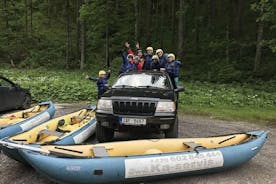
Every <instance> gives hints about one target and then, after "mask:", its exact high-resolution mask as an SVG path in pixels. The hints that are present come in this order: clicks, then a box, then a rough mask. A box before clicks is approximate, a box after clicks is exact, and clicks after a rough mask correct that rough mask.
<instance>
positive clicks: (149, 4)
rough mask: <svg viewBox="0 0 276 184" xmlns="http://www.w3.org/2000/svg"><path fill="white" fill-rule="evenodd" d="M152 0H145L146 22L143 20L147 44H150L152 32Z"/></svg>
mask: <svg viewBox="0 0 276 184" xmlns="http://www.w3.org/2000/svg"><path fill="white" fill-rule="evenodd" d="M151 10H152V0H147V1H146V20H145V21H146V22H145V27H146V29H147V30H146V33H145V34H146V45H147V46H149V45H150V44H152V43H151V42H152V34H151V30H152V26H151V24H152V22H151V19H152V11H151Z"/></svg>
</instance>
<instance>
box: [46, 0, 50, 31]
mask: <svg viewBox="0 0 276 184" xmlns="http://www.w3.org/2000/svg"><path fill="white" fill-rule="evenodd" d="M50 2H51V0H47V14H48V26H49V27H51V3H50Z"/></svg>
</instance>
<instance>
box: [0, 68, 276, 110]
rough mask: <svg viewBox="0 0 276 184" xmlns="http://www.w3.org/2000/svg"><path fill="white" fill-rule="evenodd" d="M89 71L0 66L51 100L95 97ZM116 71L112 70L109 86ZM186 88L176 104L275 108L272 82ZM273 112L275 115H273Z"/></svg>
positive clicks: (36, 96)
mask: <svg viewBox="0 0 276 184" xmlns="http://www.w3.org/2000/svg"><path fill="white" fill-rule="evenodd" d="M87 74H89V75H92V76H97V72H96V71H93V72H92V73H90V72H87V71H86V72H85V71H83V72H79V71H63V70H50V71H49V70H44V69H41V70H40V69H37V70H14V69H8V68H5V69H4V68H2V69H0V75H3V76H6V77H8V78H10V79H11V80H13V81H15V82H17V83H18V84H20V85H21V86H22V87H25V88H29V89H30V90H31V93H32V96H33V100H34V101H42V100H46V99H50V100H53V101H54V102H68V103H72V102H80V101H90V102H91V101H92V102H95V101H96V99H97V87H96V84H95V82H92V81H89V80H86V79H85V76H86V75H87ZM116 76H117V74H116V73H113V74H112V75H111V79H110V82H109V84H110V85H111V84H112V82H113V81H114V79H115V78H116ZM182 85H184V86H185V89H186V91H185V92H184V93H181V94H180V100H179V103H180V107H181V108H184V109H185V108H187V107H197V108H199V109H202V108H203V109H207V108H221V107H224V108H226V109H237V110H238V109H240V108H247V109H268V110H271V109H274V110H276V91H275V89H276V83H275V81H268V82H266V83H263V82H262V81H257V82H254V83H231V84H216V83H208V82H199V81H195V82H185V83H184V84H183V83H182ZM275 115H276V114H275Z"/></svg>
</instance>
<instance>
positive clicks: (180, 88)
mask: <svg viewBox="0 0 276 184" xmlns="http://www.w3.org/2000/svg"><path fill="white" fill-rule="evenodd" d="M174 91H175V92H176V93H179V92H183V91H185V88H184V87H178V88H176V89H174Z"/></svg>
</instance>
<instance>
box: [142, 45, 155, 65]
mask: <svg viewBox="0 0 276 184" xmlns="http://www.w3.org/2000/svg"><path fill="white" fill-rule="evenodd" d="M146 51H147V53H146V56H145V64H144V68H143V69H144V70H150V65H151V62H152V55H153V48H152V47H147V49H146Z"/></svg>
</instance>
